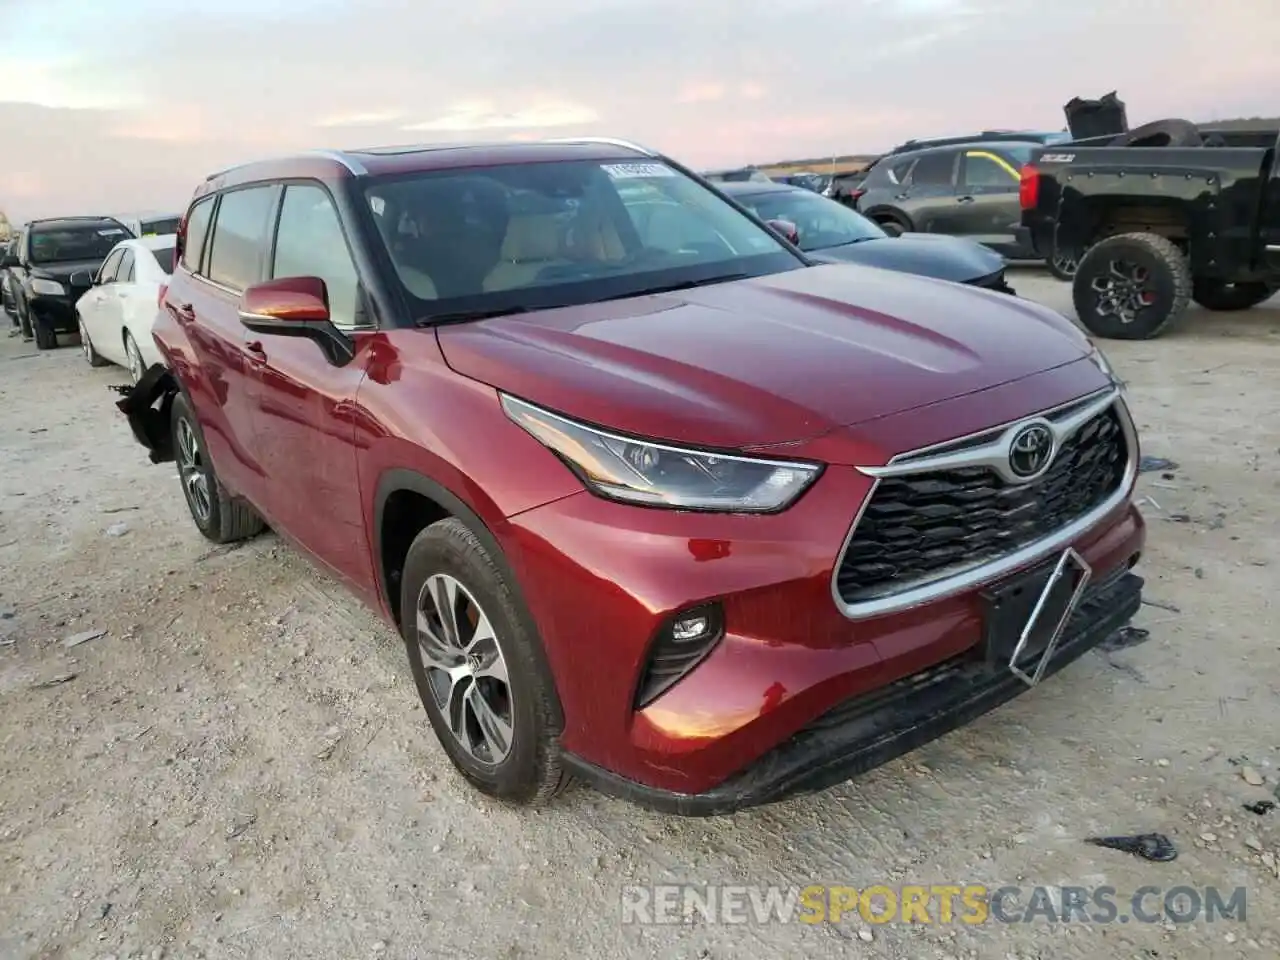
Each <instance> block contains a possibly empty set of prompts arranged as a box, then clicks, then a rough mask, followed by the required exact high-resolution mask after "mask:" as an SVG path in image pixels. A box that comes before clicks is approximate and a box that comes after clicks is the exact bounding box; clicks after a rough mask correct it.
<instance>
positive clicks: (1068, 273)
mask: <svg viewBox="0 0 1280 960" xmlns="http://www.w3.org/2000/svg"><path fill="white" fill-rule="evenodd" d="M1079 266H1080V255H1079V254H1078V253H1075V252H1067V251H1055V252H1054V254H1053V268H1054V269H1055V270H1057V271H1058V272H1059V273H1060V274H1061V275H1062V276H1064V277H1074V276H1075V275H1076V269H1077V268H1078V267H1079Z"/></svg>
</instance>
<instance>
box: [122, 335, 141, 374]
mask: <svg viewBox="0 0 1280 960" xmlns="http://www.w3.org/2000/svg"><path fill="white" fill-rule="evenodd" d="M124 352H125V353H126V354H128V356H129V376H131V377H132V378H133V382H134V383H137V382H138V381H139V380H141V379H142V374H143V369H142V354H141V353H139V352H138V345H137V344H136V343H135V342H134V340H133V337H129V338H128V339H127V340H126V341H125V345H124Z"/></svg>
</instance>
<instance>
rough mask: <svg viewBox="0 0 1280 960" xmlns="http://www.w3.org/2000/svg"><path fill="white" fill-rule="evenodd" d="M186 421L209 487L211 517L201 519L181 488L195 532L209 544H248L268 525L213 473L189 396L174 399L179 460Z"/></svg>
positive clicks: (172, 419)
mask: <svg viewBox="0 0 1280 960" xmlns="http://www.w3.org/2000/svg"><path fill="white" fill-rule="evenodd" d="M184 421H185V422H186V423H187V424H189V425H190V427H191V432H192V434H193V435H194V437H195V441H196V444H197V446H198V448H199V452H200V457H201V460H202V462H203V465H204V470H205V474H206V476H207V478H208V483H209V514H208V516H207V517H206V518H201V517H200V516H199V513H198V511H197V509H196V507H195V506H194V505H193V504H192V499H191V493H190V492H189V491H188V490H187V487H186V484H183V485H182V495H183V497H184V498H185V499H186V501H187V508H188V509H189V510H190V511H191V519H192V521H193V522H194V523H195V525H196V529H198V530H199V531H200V532H201V533H202V534H204V535H205V537H206V538H208V539H209V540H212V541H213V542H214V543H219V544H221V543H234V542H236V541H237V540H247V539H249V538H250V537H255V536H257V535H258V534H260V533H261V532H262V531H263V530H264V529H266V524H265V523H264V522H263V520H262V517H260V516H259V515H258V512H257V511H256V510H254V509H253V507H251V506H250V505H249V504H248V503H246V502H244V501H243V500H241V499H239V498H237V497H233V496H232V495H231V494H230V492H228V490H227V488H226V487H224V486H223V485H222V481H221V480H219V479H218V475H217V473H215V472H214V469H213V463H212V461H211V460H210V459H209V453H208V448H207V447H205V443H204V434H203V433H202V432H201V430H200V423H199V421H198V420H197V419H196V417H195V414H194V412H192V410H191V405H190V404H189V403H188V402H187V398H186V396H185V395H184V394H182V393H179V394H178V395H177V396H175V397H174V398H173V408H172V411H171V413H170V429H171V430H172V432H173V433H172V437H173V449H174V451H175V456H180V454H178V453H177V451H178V450H179V446H178V431H179V429H180V427H179V424H180V422H184Z"/></svg>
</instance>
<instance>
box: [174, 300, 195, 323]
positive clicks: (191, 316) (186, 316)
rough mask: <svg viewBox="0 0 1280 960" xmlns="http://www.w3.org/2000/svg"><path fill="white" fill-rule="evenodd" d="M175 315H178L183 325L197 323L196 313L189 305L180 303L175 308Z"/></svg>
mask: <svg viewBox="0 0 1280 960" xmlns="http://www.w3.org/2000/svg"><path fill="white" fill-rule="evenodd" d="M173 312H174V313H176V314H177V315H178V319H179V320H181V321H182V322H183V323H195V322H196V311H195V308H194V307H192V306H191V304H189V303H180V304H178V306H177V307H175V308H174V311H173Z"/></svg>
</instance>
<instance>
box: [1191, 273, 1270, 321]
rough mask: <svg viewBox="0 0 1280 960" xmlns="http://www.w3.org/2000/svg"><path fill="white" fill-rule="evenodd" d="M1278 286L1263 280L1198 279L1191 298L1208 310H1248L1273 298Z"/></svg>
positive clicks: (1193, 283) (1193, 285) (1192, 287)
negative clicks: (1240, 281)
mask: <svg viewBox="0 0 1280 960" xmlns="http://www.w3.org/2000/svg"><path fill="white" fill-rule="evenodd" d="M1275 292H1276V288H1275V287H1273V286H1271V285H1270V284H1266V283H1262V282H1261V281H1253V282H1250V283H1228V282H1227V281H1225V280H1211V279H1198V280H1193V281H1192V283H1191V299H1192V300H1194V301H1195V302H1196V303H1198V304H1200V306H1202V307H1204V308H1205V309H1206V310H1221V311H1223V312H1224V313H1225V312H1228V311H1232V310H1248V309H1249V308H1250V307H1256V306H1257V305H1258V304H1260V303H1262V302H1263V301H1264V300H1269V299H1271V296H1272V295H1273V294H1274V293H1275Z"/></svg>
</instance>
